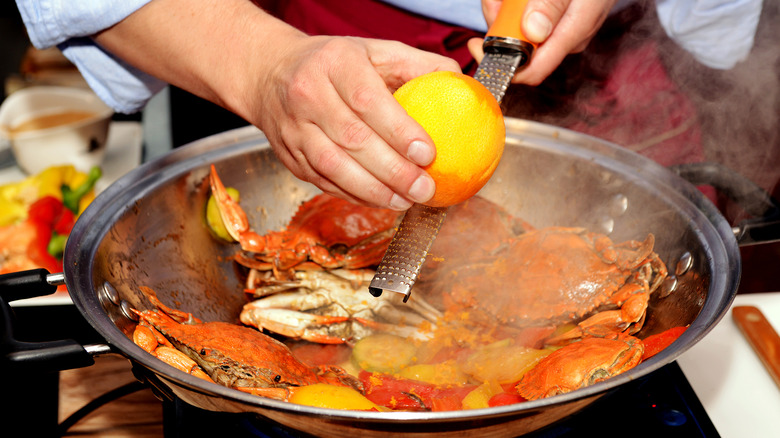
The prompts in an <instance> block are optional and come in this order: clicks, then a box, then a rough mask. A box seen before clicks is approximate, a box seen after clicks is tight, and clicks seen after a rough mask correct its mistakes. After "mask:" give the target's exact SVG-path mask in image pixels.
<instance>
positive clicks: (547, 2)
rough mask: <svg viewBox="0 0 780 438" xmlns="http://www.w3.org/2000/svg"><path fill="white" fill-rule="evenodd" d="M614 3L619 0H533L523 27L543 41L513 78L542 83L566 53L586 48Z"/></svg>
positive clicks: (525, 81) (530, 36) (520, 81)
mask: <svg viewBox="0 0 780 438" xmlns="http://www.w3.org/2000/svg"><path fill="white" fill-rule="evenodd" d="M614 4H615V0H558V1H553V0H529V2H528V7H527V8H526V11H525V14H524V16H523V21H522V26H523V31H524V32H525V34H526V36H527V37H528V38H529V39H531V40H532V41H533V42H536V43H540V45H539V46H538V48H537V50H536V51H535V53H534V56H533V57H532V59H531V62H530V63H529V64H528V66H527V68H525V69H523V70H521V71H520V72H519V73H518V74H516V75H515V77H514V79H513V82H516V83H525V84H529V85H538V84H540V83H541V82H542V81H543V80H544V79H545V78H547V76H549V75H550V74H551V73H552V72H553V71H554V70H555V69H556V68H557V67H558V66H559V65H560V63H561V62H562V61H563V58H565V57H566V55H568V54H570V53H577V52H581V51H582V50H584V49H585V47H586V46H587V45H588V43H589V42H590V40H591V39H592V38H593V36H594V35H595V34H596V32H598V30H599V28H600V27H601V25H602V24H603V23H604V20H605V19H606V18H607V15H608V14H609V11H610V10H611V9H612V7H613V6H614Z"/></svg>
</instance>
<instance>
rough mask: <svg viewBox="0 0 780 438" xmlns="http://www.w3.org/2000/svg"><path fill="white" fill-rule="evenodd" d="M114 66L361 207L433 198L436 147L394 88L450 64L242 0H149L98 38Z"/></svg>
mask: <svg viewBox="0 0 780 438" xmlns="http://www.w3.org/2000/svg"><path fill="white" fill-rule="evenodd" d="M94 41H96V42H97V43H98V44H99V45H100V47H102V48H104V49H105V50H106V51H107V52H109V53H111V54H113V55H115V56H116V57H117V58H119V59H121V60H123V61H125V62H127V63H128V64H130V65H132V66H135V67H137V68H138V69H139V70H141V71H144V72H146V73H149V74H151V75H153V76H154V77H157V78H159V79H162V80H163V81H166V82H169V83H172V84H174V85H177V86H179V87H181V88H184V89H186V90H188V91H191V92H193V93H194V94H196V95H199V96H201V97H204V98H206V99H209V100H211V101H213V102H215V103H218V104H220V105H222V106H224V107H225V108H227V109H229V110H231V111H233V112H235V113H237V114H238V115H240V116H241V117H243V118H245V119H246V120H247V121H249V122H251V123H253V124H255V125H257V126H258V127H260V128H261V129H262V130H263V131H264V132H265V134H266V135H267V136H268V137H269V140H270V141H271V144H272V146H273V148H274V151H275V152H276V153H277V155H278V156H279V157H280V159H281V160H282V162H284V164H285V165H287V167H289V168H290V169H291V170H292V172H293V173H294V174H295V175H296V176H298V177H300V178H301V179H304V180H306V181H310V182H312V183H314V184H316V185H317V186H319V187H320V188H321V189H323V190H324V191H326V192H329V193H332V194H336V195H339V196H342V197H345V198H348V199H353V200H356V201H359V202H363V203H367V204H372V205H378V206H389V207H392V208H396V209H404V208H406V207H408V206H409V205H410V203H411V201H417V202H423V201H425V200H427V199H428V198H430V196H431V195H432V194H433V189H434V187H433V182H432V180H431V179H430V177H428V175H427V174H425V172H424V171H423V170H422V168H420V167H419V166H420V165H424V164H427V163H428V162H430V161H431V160H432V159H433V155H434V152H433V147H432V142H431V140H430V138H429V137H428V135H427V134H426V133H425V131H424V130H423V129H422V128H421V127H420V126H419V125H418V124H417V123H416V122H414V121H413V120H412V119H411V118H410V117H409V116H408V115H407V114H406V112H405V111H404V110H403V109H402V108H401V107H400V105H398V103H397V102H396V101H395V99H393V97H392V94H391V91H392V90H393V89H395V88H397V87H399V86H400V85H401V84H403V83H404V82H406V81H408V80H409V79H411V78H413V77H416V76H418V75H421V74H423V73H427V72H429V71H434V70H451V71H458V70H459V69H458V66H457V64H456V63H455V62H454V61H452V60H450V59H447V58H444V57H441V56H438V55H434V54H430V53H427V52H422V51H419V50H416V49H412V48H410V47H408V46H405V45H402V44H400V43H397V42H390V41H377V40H368V39H359V38H335V37H309V36H307V35H304V34H302V33H301V32H299V31H297V30H295V29H294V28H292V27H290V26H288V25H286V24H285V23H283V22H281V21H279V20H276V19H275V18H273V17H272V16H270V15H269V14H266V13H265V12H264V11H262V10H261V9H260V8H258V7H256V6H255V5H253V4H252V3H251V2H249V1H246V0H224V1H220V2H217V1H210V2H187V1H181V0H155V1H154V2H151V3H149V4H147V5H145V6H143V7H142V8H140V9H138V10H137V11H136V12H134V13H132V14H130V15H129V16H128V17H127V18H126V19H124V20H121V21H120V22H118V23H117V24H116V25H114V26H112V27H110V28H108V29H106V30H104V31H101V32H99V33H97V34H96V35H95V36H94Z"/></svg>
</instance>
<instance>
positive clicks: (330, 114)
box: [242, 36, 459, 210]
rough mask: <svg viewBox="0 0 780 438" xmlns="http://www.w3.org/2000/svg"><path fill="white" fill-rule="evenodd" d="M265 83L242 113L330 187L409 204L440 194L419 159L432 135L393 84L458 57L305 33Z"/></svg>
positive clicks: (308, 176) (299, 170)
mask: <svg viewBox="0 0 780 438" xmlns="http://www.w3.org/2000/svg"><path fill="white" fill-rule="evenodd" d="M268 65H273V66H274V67H273V69H272V71H270V72H268V73H267V74H266V75H265V76H263V77H261V78H260V79H259V80H258V81H257V82H258V85H257V90H256V91H255V93H256V94H255V95H257V96H262V98H261V99H256V100H255V101H254V102H249V104H250V107H249V108H248V109H247V110H244V111H242V113H243V114H244V115H245V117H246V118H247V120H249V121H250V122H252V123H254V124H255V125H257V126H259V127H261V129H263V131H264V132H265V134H266V135H267V136H268V138H269V140H270V142H271V144H272V146H273V149H274V151H275V152H276V154H277V156H278V157H279V158H280V159H281V161H282V162H283V163H284V164H285V165H286V166H287V167H288V168H289V169H290V170H291V171H292V172H293V173H294V174H295V175H296V176H297V177H298V178H300V179H303V180H305V181H309V182H312V183H314V184H315V185H316V186H318V187H319V188H321V189H322V190H323V191H325V192H327V193H330V194H333V195H336V196H339V197H342V198H346V199H351V200H353V201H357V202H362V203H365V204H370V205H378V206H382V207H390V208H394V209H398V210H405V209H406V208H408V207H410V206H411V203H412V202H425V201H427V200H428V199H430V197H431V196H432V195H433V192H434V190H435V185H434V182H433V180H432V179H431V178H430V177H429V176H428V175H427V174H426V173H425V171H423V170H422V169H421V168H420V167H419V166H424V165H427V164H429V163H430V162H431V161H432V160H433V158H434V156H435V148H434V146H433V141H432V140H431V139H430V137H429V136H428V134H426V133H425V131H424V130H423V129H422V127H421V126H420V125H419V124H417V123H416V122H415V121H414V120H413V119H412V118H411V117H409V116H408V115H407V114H406V111H404V109H403V108H402V107H401V106H400V105H399V104H398V102H397V101H396V100H395V99H394V98H393V96H392V94H391V91H392V90H395V89H397V88H398V87H400V86H401V85H403V83H405V82H406V81H408V80H410V79H412V78H414V77H416V76H419V75H421V74H424V73H427V72H430V71H434V70H452V71H459V67H458V65H457V63H455V61H453V60H450V59H448V58H444V57H441V56H438V55H434V54H430V53H427V52H422V51H419V50H416V49H413V48H411V47H409V46H406V45H403V44H400V43H397V42H391V41H382V40H371V39H362V38H343V37H309V36H302V37H300V38H295V39H294V40H293V41H290V42H289V44H288V46H287V47H286V48H285V49H284V51H283V52H282V53H279V54H278V56H276V55H274V60H273V61H272V62H268Z"/></svg>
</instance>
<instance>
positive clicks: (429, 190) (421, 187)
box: [409, 173, 436, 202]
mask: <svg viewBox="0 0 780 438" xmlns="http://www.w3.org/2000/svg"><path fill="white" fill-rule="evenodd" d="M435 191H436V183H434V182H433V178H431V177H430V175H428V174H427V173H426V174H423V175H420V177H419V178H417V180H416V181H415V182H414V184H412V187H411V188H410V189H409V197H410V198H412V199H413V200H414V201H415V202H425V201H427V200H429V199H431V198H432V197H433V192H435Z"/></svg>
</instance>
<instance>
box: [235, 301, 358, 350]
mask: <svg viewBox="0 0 780 438" xmlns="http://www.w3.org/2000/svg"><path fill="white" fill-rule="evenodd" d="M254 303H257V301H253V302H251V303H249V304H247V305H246V306H244V310H243V311H241V316H240V318H241V322H242V323H244V324H247V325H252V326H255V327H257V328H258V329H261V330H262V329H268V330H270V331H272V332H274V333H279V334H281V335H284V336H289V337H292V338H299V339H305V340H307V341H312V342H318V343H320V344H342V343H344V342H345V339H344V338H342V337H339V336H330V335H327V334H324V333H322V332H321V331H318V330H317V329H318V328H319V327H321V326H323V325H329V324H338V323H342V322H347V321H349V317H346V316H322V315H314V314H310V313H305V312H298V311H295V310H289V309H278V308H267V307H263V306H253V304H254Z"/></svg>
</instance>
